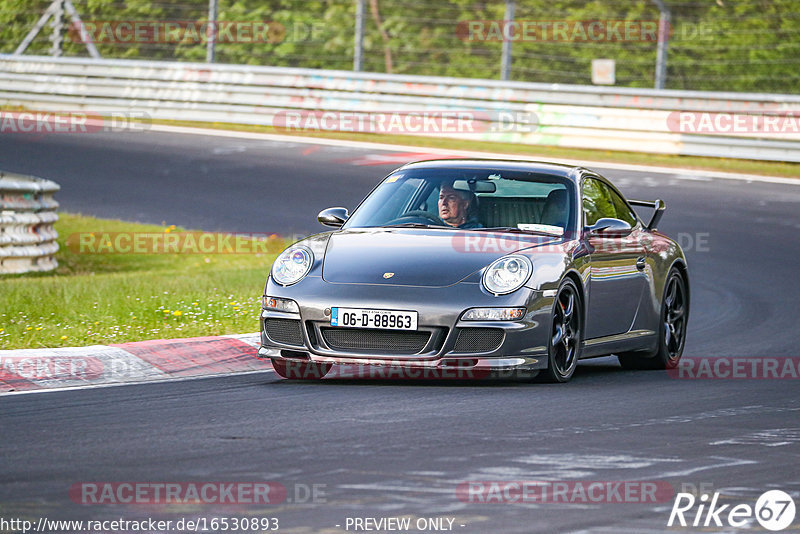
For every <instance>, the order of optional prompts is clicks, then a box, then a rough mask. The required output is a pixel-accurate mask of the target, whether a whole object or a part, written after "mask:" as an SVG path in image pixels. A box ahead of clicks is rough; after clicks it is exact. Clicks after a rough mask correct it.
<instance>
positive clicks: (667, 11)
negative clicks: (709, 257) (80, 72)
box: [0, 0, 800, 93]
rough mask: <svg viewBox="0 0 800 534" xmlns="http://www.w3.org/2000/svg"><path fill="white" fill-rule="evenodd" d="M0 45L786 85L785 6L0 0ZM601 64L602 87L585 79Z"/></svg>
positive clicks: (793, 28) (32, 50)
mask: <svg viewBox="0 0 800 534" xmlns="http://www.w3.org/2000/svg"><path fill="white" fill-rule="evenodd" d="M667 22H668V23H669V24H668V26H666V27H665V24H666V23H667ZM265 28H266V30H265ZM173 29H174V30H175V31H173ZM667 29H668V30H669V31H666V32H665V31H664V30H667ZM140 30H141V31H140ZM234 30H235V31H234ZM240 30H241V31H240ZM262 30H265V31H264V32H262ZM0 37H1V38H0V53H13V52H14V51H15V50H17V51H20V52H22V51H23V50H24V53H25V54H31V55H45V54H49V55H59V56H68V57H70V56H71V57H85V56H87V55H91V54H94V55H95V56H96V57H103V58H105V59H140V60H151V61H152V60H155V61H196V62H199V61H204V60H206V61H209V62H217V63H227V64H251V65H269V66H282V67H301V68H319V69H340V70H351V69H352V70H363V71H368V72H381V73H394V74H404V75H426V76H430V75H435V76H453V77H464V78H486V79H501V78H502V79H506V78H507V79H510V80H515V81H527V82H544V83H569V84H592V83H611V84H616V85H618V86H622V87H654V86H655V87H659V88H660V87H662V86H661V84H664V85H663V87H665V88H669V89H683V90H705V91H741V92H771V93H795V92H796V91H797V87H798V83H800V71H799V70H798V69H797V57H798V56H799V55H800V3H798V1H797V0H769V1H768V2H746V1H742V0H740V1H723V0H717V1H708V0H704V1H697V0H692V1H688V2H687V1H680V2H679V1H677V0H664V1H662V0H640V1H637V2H619V1H617V2H609V1H607V0H562V1H560V2H552V1H549V0H524V1H522V0H496V1H493V2H472V1H464V0H391V1H387V0H325V1H324V2H311V1H309V0H137V1H136V2H127V1H125V0H104V1H102V2H99V1H96V0H24V1H21V0H0ZM601 59H603V60H606V61H614V62H615V63H614V65H615V67H614V68H613V69H610V70H608V69H609V68H610V67H609V64H608V63H606V67H605V68H604V71H605V72H607V73H609V74H610V73H613V76H611V77H608V76H606V78H605V80H604V81H599V80H598V81H595V78H594V76H593V72H594V69H593V65H594V61H595V60H601Z"/></svg>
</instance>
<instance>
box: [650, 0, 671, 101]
mask: <svg viewBox="0 0 800 534" xmlns="http://www.w3.org/2000/svg"><path fill="white" fill-rule="evenodd" d="M653 2H654V3H655V4H656V5H657V6H658V11H659V17H658V51H657V52H656V83H655V88H656V89H663V88H664V84H665V83H666V81H667V47H668V45H669V23H670V12H669V8H668V7H667V6H666V4H664V2H663V1H662V0H653Z"/></svg>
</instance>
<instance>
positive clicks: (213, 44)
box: [206, 0, 217, 63]
mask: <svg viewBox="0 0 800 534" xmlns="http://www.w3.org/2000/svg"><path fill="white" fill-rule="evenodd" d="M207 33H208V43H207V44H206V63H214V57H215V56H216V53H217V0H208V30H207Z"/></svg>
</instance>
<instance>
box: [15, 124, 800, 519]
mask: <svg viewBox="0 0 800 534" xmlns="http://www.w3.org/2000/svg"><path fill="white" fill-rule="evenodd" d="M387 154H388V156H387ZM391 159H392V156H391V154H390V153H386V154H382V153H380V152H378V151H365V150H364V149H351V148H334V147H326V146H320V145H311V144H304V143H294V142H286V143H278V142H266V141H259V140H247V139H220V138H215V137H206V136H194V135H177V134H165V133H154V132H151V133H146V134H143V133H127V134H121V133H117V134H94V135H67V134H60V135H49V136H45V137H40V138H27V137H24V136H10V135H5V136H2V137H0V168H1V169H3V170H5V171H10V172H19V173H25V174H33V175H39V176H42V177H45V178H50V179H53V180H55V181H57V182H59V183H60V184H61V185H62V191H61V192H60V193H59V194H58V195H57V199H58V200H59V201H60V202H61V203H62V208H63V209H64V210H66V211H72V212H82V213H84V214H93V215H97V216H101V217H118V218H122V219H128V220H138V221H142V222H154V223H161V222H166V223H167V224H179V225H183V226H185V227H188V228H202V229H207V230H230V231H245V232H279V233H290V232H298V233H308V232H313V231H318V230H321V229H322V227H320V226H319V225H318V224H317V223H316V214H317V212H318V211H319V210H321V209H322V208H325V207H328V206H336V205H342V206H348V207H351V208H352V207H354V206H355V205H356V203H357V202H358V201H359V200H360V199H361V198H362V197H363V196H364V195H365V194H366V193H367V192H368V191H369V189H370V188H371V187H372V186H373V185H374V184H375V183H376V182H377V181H378V180H379V179H380V178H381V177H382V176H384V175H385V174H386V173H387V172H388V171H389V170H391V169H392V168H393V167H396V166H397V164H395V163H389V162H388V161H389V160H391ZM366 163H369V164H366ZM598 170H599V171H601V172H603V169H598ZM604 174H605V175H606V176H608V177H610V178H611V179H612V180H613V181H614V182H615V183H616V184H617V185H618V186H619V187H620V189H621V190H622V191H623V192H624V193H625V194H626V195H627V196H628V197H631V198H644V199H652V198H655V197H660V198H663V199H664V200H665V201H666V203H667V207H668V208H667V212H666V214H665V216H664V218H663V220H662V223H661V225H660V229H661V230H663V231H664V232H666V233H667V234H669V235H672V236H677V237H678V238H679V239H680V240H681V241H682V244H683V246H684V247H685V249H686V252H687V256H688V261H689V268H690V274H691V286H692V312H691V319H690V323H689V324H690V330H689V335H688V340H687V347H686V351H685V353H684V356H685V357H701V356H727V357H752V358H765V357H797V356H798V349H797V347H798V334H797V319H796V309H797V308H796V306H797V302H799V301H800V284H798V283H797V265H798V259H799V254H800V253H799V252H798V248H797V243H798V239H797V236H798V232H799V231H800V209H798V206H800V187H797V186H792V185H785V184H771V183H759V182H752V183H749V182H744V181H736V180H724V179H711V178H704V177H698V176H683V175H681V174H680V173H676V174H654V173H642V172H631V171H614V170H609V171H607V172H604ZM266 273H267V270H266V266H265V276H266ZM253 290H254V291H259V290H260V288H253ZM255 325H256V319H255V318H254V328H253V330H256V329H257V327H256V326H255ZM795 361H796V360H795ZM799 383H800V382H798V381H797V380H791V379H786V380H774V379H761V380H730V379H717V380H688V379H676V378H672V377H670V376H668V375H667V373H665V372H643V371H638V372H636V371H630V372H629V371H623V370H622V369H621V368H620V367H619V365H618V364H617V362H616V359H614V358H602V359H598V360H592V361H589V362H583V363H582V364H580V365H579V366H578V370H577V372H576V374H575V377H574V379H573V381H572V382H571V383H569V384H567V385H542V384H529V383H524V382H508V381H496V382H492V383H489V384H475V383H462V382H460V381H452V382H431V381H417V382H398V381H387V380H376V381H355V380H335V381H325V382H322V383H298V382H293V381H283V380H280V379H279V378H277V377H276V375H274V374H273V373H271V372H266V373H261V374H253V375H246V376H236V377H230V378H217V379H204V380H193V381H185V382H173V383H162V384H150V385H138V386H123V387H113V388H101V389H90V390H80V391H62V392H53V393H44V394H29V395H16V396H5V397H2V398H0V429H2V438H0V458H2V460H1V461H2V463H1V464H0V516H4V517H10V516H15V517H28V518H34V519H35V518H38V517H40V516H45V517H48V518H49V519H116V518H120V517H123V518H126V519H135V518H144V517H159V518H176V517H187V518H188V517H195V518H196V517H200V516H203V517H207V518H210V517H212V516H214V515H216V516H220V517H234V516H239V517H241V516H245V515H247V516H256V517H278V518H279V519H280V528H281V530H282V531H286V532H293V533H304V532H331V533H334V532H345V526H346V521H347V518H348V517H350V518H353V517H358V518H365V517H372V518H387V517H403V516H408V517H412V518H413V519H414V520H416V519H417V518H450V519H453V520H454V521H453V525H452V529H453V530H454V531H456V532H463V533H470V534H471V533H484V532H519V533H528V532H548V533H550V532H607V533H626V532H630V533H646V532H662V531H665V530H667V526H666V525H667V520H668V518H669V515H670V510H671V509H672V504H673V500H672V498H669V499H662V502H655V503H653V502H647V503H640V502H624V503H618V502H611V503H606V502H599V503H598V502H563V501H562V502H555V503H552V502H545V503H524V504H522V503H490V504H486V503H476V502H464V500H462V499H459V496H458V495H457V491H456V490H457V488H458V487H459V484H460V483H463V482H469V481H484V482H485V481H513V480H520V481H522V480H527V481H561V480H569V481H578V482H580V481H583V482H588V481H654V482H657V483H668V484H670V485H671V487H672V488H674V491H676V492H678V491H682V490H688V491H690V490H692V489H693V488H702V489H704V491H705V492H706V493H713V492H715V491H718V492H720V497H719V499H720V503H721V504H722V503H724V504H730V505H735V504H738V503H749V504H750V505H753V504H754V503H755V499H756V498H757V497H758V496H759V495H760V494H762V493H763V492H764V491H766V490H769V489H782V490H784V491H786V492H789V493H790V494H791V495H793V496H794V498H795V500H797V498H798V497H800V474H798V473H800V471H798V469H797V458H798V457H800V397H799V396H798V384H799ZM203 481H228V482H234V481H244V482H252V481H256V482H264V481H273V482H278V483H280V484H283V485H284V486H285V487H286V488H287V490H288V492H289V494H288V497H287V500H286V501H284V502H282V503H278V504H270V505H258V506H256V505H205V506H202V507H201V506H198V505H185V506H155V505H154V506H145V505H135V504H128V505H125V504H118V505H107V504H106V505H80V504H76V503H74V502H73V501H72V500H71V499H70V496H69V493H68V490H69V488H70V487H71V486H73V485H75V484H80V483H83V482H203ZM315 484H316V485H319V486H317V487H318V489H319V490H320V492H321V493H320V494H319V495H318V496H317V499H316V500H315V502H311V503H309V502H306V501H307V500H308V499H306V498H305V497H306V492H305V489H307V488H308V487H311V486H312V485H315ZM312 500H313V499H312ZM723 517H724V516H723ZM691 519H693V514H692V515H688V514H687V520H691ZM444 524H445V525H447V524H448V523H447V522H446V521H445V523H444ZM337 525H338V526H337ZM462 525H463V526H462ZM798 525H800V519H796V520H795V522H794V524H793V529H798V528H800V527H798ZM749 526H750V528H754V529H760V526H759V525H758V523H756V522H755V521H754V520H752V521H750V523H749ZM699 530H703V531H723V530H724V531H726V532H731V531H737V530H736V529H732V528H714V527H713V524H712V527H706V528H702V527H698V528H675V527H673V528H672V529H670V531H676V532H684V531H686V532H689V531H699ZM350 531H351V532H352V531H353V529H352V527H351V528H350ZM362 531H363V530H362ZM412 532H415V530H412Z"/></svg>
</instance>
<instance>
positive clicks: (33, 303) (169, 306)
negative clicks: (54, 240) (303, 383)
mask: <svg viewBox="0 0 800 534" xmlns="http://www.w3.org/2000/svg"><path fill="white" fill-rule="evenodd" d="M56 229H57V230H58V232H59V244H60V246H61V248H60V250H59V252H58V254H57V259H58V262H59V267H58V269H57V270H56V271H54V272H52V273H36V274H25V275H11V276H9V275H4V276H2V277H0V349H16V348H39V347H60V346H84V345H93V344H108V343H122V342H127V341H140V340H146V339H162V338H181V337H194V336H207V335H222V334H238V333H245V332H256V331H258V314H259V311H260V297H261V294H262V292H263V287H264V282H265V281H266V277H267V274H268V272H269V268H270V266H271V264H272V261H273V260H274V259H275V256H276V253H277V251H278V249H279V248H282V247H283V245H284V244H285V243H284V242H283V241H282V240H276V241H275V242H272V244H271V246H270V247H269V251H268V253H266V254H264V253H262V254H163V253H162V254H137V255H134V254H86V253H80V251H79V250H78V247H77V245H76V243H77V242H78V241H77V240H76V236H73V238H72V239H71V240H70V243H74V244H73V245H72V246H71V247H70V246H67V239H68V238H69V236H70V235H72V234H76V233H81V232H93V233H94V234H95V235H97V236H101V235H102V233H103V232H155V233H170V232H179V231H181V230H182V229H181V228H176V227H174V226H169V227H164V226H154V225H143V224H136V223H129V222H123V221H114V220H106V219H96V218H93V217H84V216H81V215H74V214H68V213H61V214H59V221H58V223H56ZM273 251H276V252H273Z"/></svg>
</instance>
